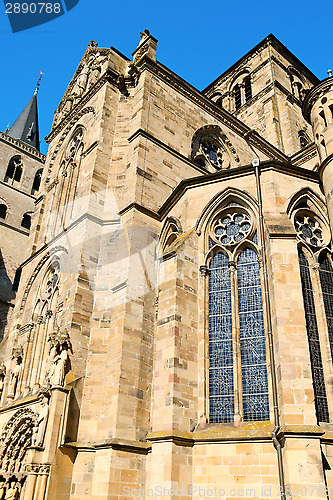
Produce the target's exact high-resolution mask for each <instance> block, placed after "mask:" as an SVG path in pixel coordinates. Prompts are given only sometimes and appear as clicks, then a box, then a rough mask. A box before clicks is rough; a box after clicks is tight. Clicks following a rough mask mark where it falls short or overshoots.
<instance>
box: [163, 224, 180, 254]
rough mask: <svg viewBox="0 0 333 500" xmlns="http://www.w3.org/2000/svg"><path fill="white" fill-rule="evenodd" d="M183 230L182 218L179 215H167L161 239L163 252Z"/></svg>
mask: <svg viewBox="0 0 333 500" xmlns="http://www.w3.org/2000/svg"><path fill="white" fill-rule="evenodd" d="M182 232H183V230H182V225H181V222H180V220H179V219H178V218H177V217H172V216H170V217H167V218H166V219H165V221H164V224H163V227H162V230H161V234H160V239H159V247H160V249H161V252H162V253H164V252H165V251H166V250H167V248H168V247H170V246H171V245H172V243H174V241H175V240H176V239H177V238H178V236H179V235H180V234H181V233H182Z"/></svg>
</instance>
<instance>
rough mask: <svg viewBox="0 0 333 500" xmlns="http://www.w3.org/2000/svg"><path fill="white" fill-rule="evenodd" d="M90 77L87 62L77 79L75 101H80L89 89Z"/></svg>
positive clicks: (74, 92) (74, 90)
mask: <svg viewBox="0 0 333 500" xmlns="http://www.w3.org/2000/svg"><path fill="white" fill-rule="evenodd" d="M88 75H89V66H88V63H87V62H85V63H84V65H83V68H82V70H81V73H80V74H79V75H78V77H77V79H76V82H75V86H74V89H73V96H74V97H75V99H79V98H80V97H81V96H82V95H83V94H84V91H85V90H86V87H87V82H88Z"/></svg>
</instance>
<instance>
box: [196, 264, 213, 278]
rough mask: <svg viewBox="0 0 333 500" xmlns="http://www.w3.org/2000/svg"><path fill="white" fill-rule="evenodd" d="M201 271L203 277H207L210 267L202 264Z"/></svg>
mask: <svg viewBox="0 0 333 500" xmlns="http://www.w3.org/2000/svg"><path fill="white" fill-rule="evenodd" d="M199 271H200V275H201V276H202V277H203V278H207V277H208V276H209V274H210V271H209V268H208V267H207V266H200V267H199Z"/></svg>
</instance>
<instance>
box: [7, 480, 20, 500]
mask: <svg viewBox="0 0 333 500" xmlns="http://www.w3.org/2000/svg"><path fill="white" fill-rule="evenodd" d="M19 488H20V483H15V482H12V483H11V484H10V486H9V488H8V490H7V492H6V496H5V500H17V499H18V498H19V495H20V490H19Z"/></svg>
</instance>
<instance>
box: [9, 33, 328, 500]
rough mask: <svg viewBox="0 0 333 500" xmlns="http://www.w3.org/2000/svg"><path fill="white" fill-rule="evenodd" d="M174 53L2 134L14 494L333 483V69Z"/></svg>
mask: <svg viewBox="0 0 333 500" xmlns="http://www.w3.org/2000/svg"><path fill="white" fill-rule="evenodd" d="M156 47H157V40H156V39H155V38H154V37H153V36H152V35H151V34H150V33H149V31H148V30H145V31H144V32H143V33H141V39H140V41H139V44H138V46H137V48H136V49H135V50H134V52H133V54H132V57H131V58H130V59H129V58H128V57H126V56H124V55H123V54H121V53H120V52H119V51H118V50H116V49H115V48H113V47H111V48H100V47H98V45H97V44H96V43H95V42H93V41H92V42H91V43H90V44H89V46H88V48H87V50H86V52H85V54H84V56H83V58H82V60H81V62H80V64H79V66H78V68H77V70H76V71H75V74H74V76H73V78H72V80H71V82H70V83H69V86H68V88H67V90H66V92H65V94H64V97H63V98H62V100H61V102H60V104H59V106H58V108H57V109H56V111H55V115H54V120H53V124H52V128H51V131H50V133H49V135H48V137H47V142H48V143H49V149H48V153H47V156H46V157H45V156H44V155H43V154H42V153H40V152H39V139H38V116H37V90H36V92H35V94H34V95H33V97H32V98H31V100H30V101H29V103H28V105H27V106H26V108H25V109H24V110H23V112H22V113H21V114H20V116H19V117H18V119H17V120H16V121H15V123H14V124H13V125H12V126H11V127H10V128H7V130H6V131H5V132H1V133H0V175H1V178H0V234H1V269H0V320H1V325H0V326H1V335H2V341H1V345H0V395H1V401H0V500H18V499H20V500H44V499H45V500H58V499H59V500H85V499H96V500H115V499H130V498H142V499H148V498H159V497H163V498H168V499H177V498H183V499H192V498H193V499H194V498H197V497H198V498H199V497H201V498H215V499H216V498H223V499H231V498H256V499H265V498H273V499H275V500H276V499H279V498H282V499H287V498H288V499H289V498H313V499H319V498H320V499H322V498H324V499H327V498H333V361H332V357H333V262H332V242H331V234H332V229H333V197H332V193H333V77H332V76H331V72H330V71H329V72H328V73H329V76H328V78H326V79H324V80H323V81H319V80H318V79H317V78H316V76H314V75H313V73H311V71H310V70H309V69H307V68H306V67H305V66H304V64H302V63H301V62H300V61H299V60H298V59H297V58H296V57H295V56H294V55H293V54H292V53H291V52H290V51H289V50H288V49H287V48H286V47H285V46H284V45H282V44H281V42H279V41H278V40H277V39H276V38H275V37H274V36H273V35H269V36H268V37H267V38H265V39H264V40H263V41H262V42H261V43H259V44H258V45H257V46H256V47H254V48H253V49H252V50H251V51H250V52H248V53H247V54H246V55H244V57H242V58H241V59H240V60H239V61H237V62H236V63H235V64H234V65H233V66H232V67H231V68H230V69H228V70H227V71H225V72H224V73H222V75H221V76H219V77H218V78H217V79H216V80H215V81H214V82H212V83H211V84H210V85H209V86H208V87H207V88H206V89H204V90H203V91H199V90H197V89H196V88H194V87H193V86H192V85H190V84H189V83H187V82H186V81H184V80H183V79H182V78H180V77H179V76H178V75H176V74H175V73H173V72H172V71H171V70H170V69H168V68H167V67H165V66H164V65H163V64H162V63H160V62H158V61H157V59H156Z"/></svg>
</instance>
